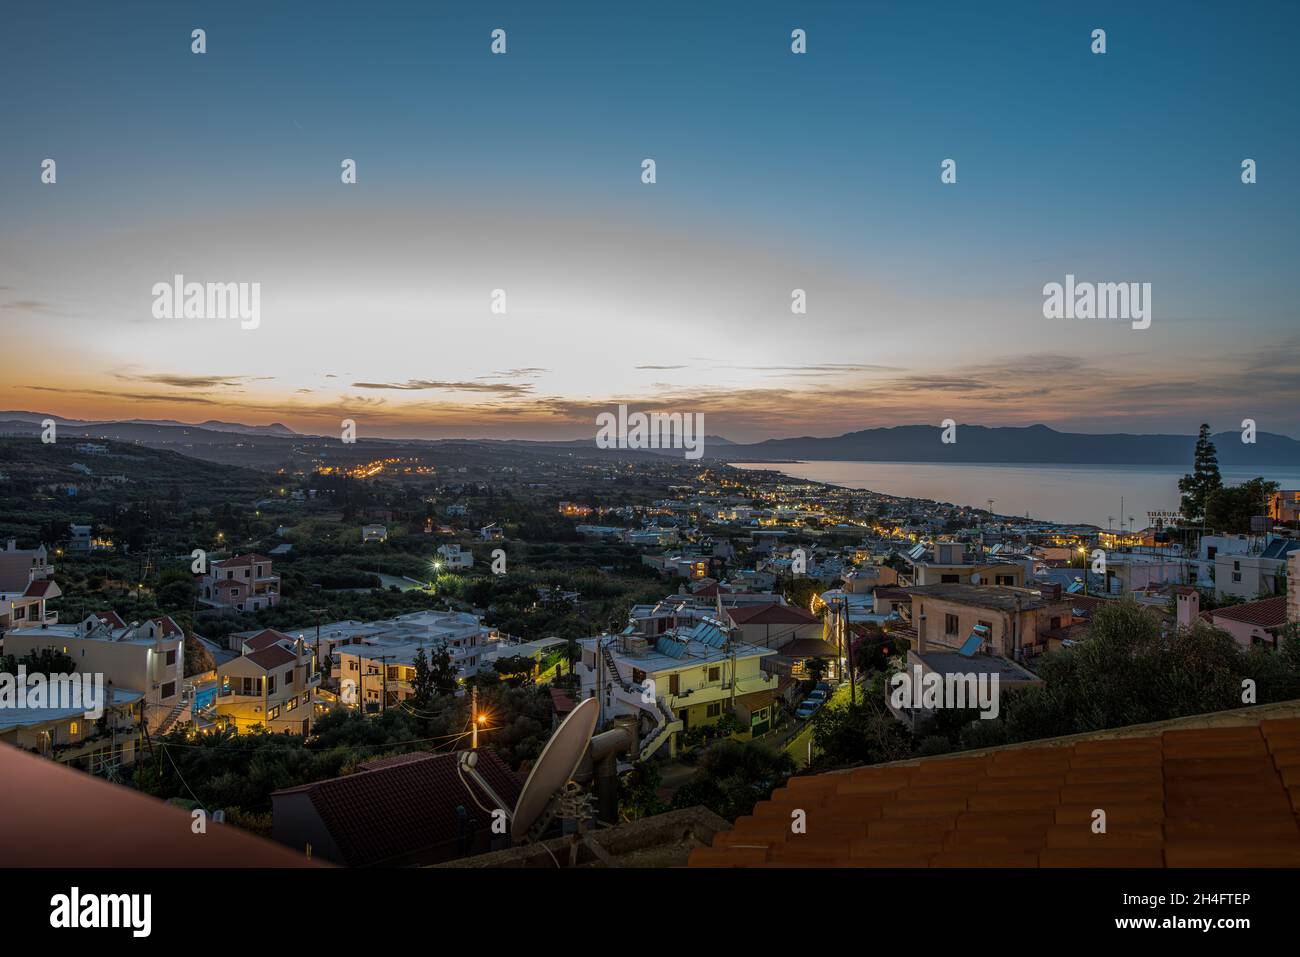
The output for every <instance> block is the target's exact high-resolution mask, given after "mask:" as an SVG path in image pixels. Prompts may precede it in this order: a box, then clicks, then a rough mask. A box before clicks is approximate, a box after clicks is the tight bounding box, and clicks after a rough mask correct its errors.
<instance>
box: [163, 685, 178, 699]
mask: <svg viewBox="0 0 1300 957" xmlns="http://www.w3.org/2000/svg"><path fill="white" fill-rule="evenodd" d="M174 694H176V682H174V681H169V682H167V683H166V684H165V685H163V686H162V696H163V697H164V698H170V697H171V696H172V695H174Z"/></svg>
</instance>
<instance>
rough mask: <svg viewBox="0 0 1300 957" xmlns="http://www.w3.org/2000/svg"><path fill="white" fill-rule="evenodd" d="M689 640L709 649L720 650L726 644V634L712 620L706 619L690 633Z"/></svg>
mask: <svg viewBox="0 0 1300 957" xmlns="http://www.w3.org/2000/svg"><path fill="white" fill-rule="evenodd" d="M691 638H693V639H694V640H695V641H698V642H700V643H701V644H705V645H708V646H709V647H710V648H721V647H722V646H723V645H725V644H726V643H727V633H726V631H724V630H723V628H722V626H721V625H720V624H719V623H718V622H716V621H714V620H713V619H712V618H706V619H704V620H703V621H702V622H700V623H699V624H698V625H696V626H695V630H694V631H692V632H691Z"/></svg>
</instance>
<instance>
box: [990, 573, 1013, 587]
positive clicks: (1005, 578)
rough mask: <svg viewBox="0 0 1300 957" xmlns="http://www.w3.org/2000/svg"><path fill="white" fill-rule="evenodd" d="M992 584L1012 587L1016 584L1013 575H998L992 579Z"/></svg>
mask: <svg viewBox="0 0 1300 957" xmlns="http://www.w3.org/2000/svg"><path fill="white" fill-rule="evenodd" d="M993 583H994V584H995V585H1007V586H1009V587H1010V586H1014V585H1015V583H1016V577H1015V576H1014V575H998V576H996V577H995V578H994V579H993Z"/></svg>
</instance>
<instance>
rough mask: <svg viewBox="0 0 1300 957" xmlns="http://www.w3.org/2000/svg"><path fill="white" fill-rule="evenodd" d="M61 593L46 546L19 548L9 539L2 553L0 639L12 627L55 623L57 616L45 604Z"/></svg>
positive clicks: (0, 568) (0, 565)
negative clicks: (46, 608) (55, 580)
mask: <svg viewBox="0 0 1300 957" xmlns="http://www.w3.org/2000/svg"><path fill="white" fill-rule="evenodd" d="M61 594H63V592H62V591H61V590H60V589H59V586H58V585H56V584H55V582H54V566H53V565H51V564H50V561H49V557H48V555H47V553H46V550H45V546H44V545H38V546H37V547H36V548H19V547H18V542H17V540H16V539H12V538H11V539H9V541H8V542H7V543H6V544H5V549H4V551H0V638H3V636H4V633H5V631H6V630H8V629H10V628H19V627H29V626H32V625H53V624H56V623H57V622H58V620H59V616H58V614H57V613H55V612H47V611H46V610H45V603H46V602H47V601H49V600H51V599H53V598H58V597H59V595H61Z"/></svg>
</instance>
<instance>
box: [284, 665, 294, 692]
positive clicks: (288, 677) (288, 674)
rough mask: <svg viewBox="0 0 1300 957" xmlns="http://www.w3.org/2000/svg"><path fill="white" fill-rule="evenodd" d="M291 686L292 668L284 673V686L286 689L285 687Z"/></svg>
mask: <svg viewBox="0 0 1300 957" xmlns="http://www.w3.org/2000/svg"><path fill="white" fill-rule="evenodd" d="M291 684H293V669H292V668H290V669H289V670H288V671H286V672H285V673H284V686H285V687H286V688H287V687H289V685H291Z"/></svg>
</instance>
